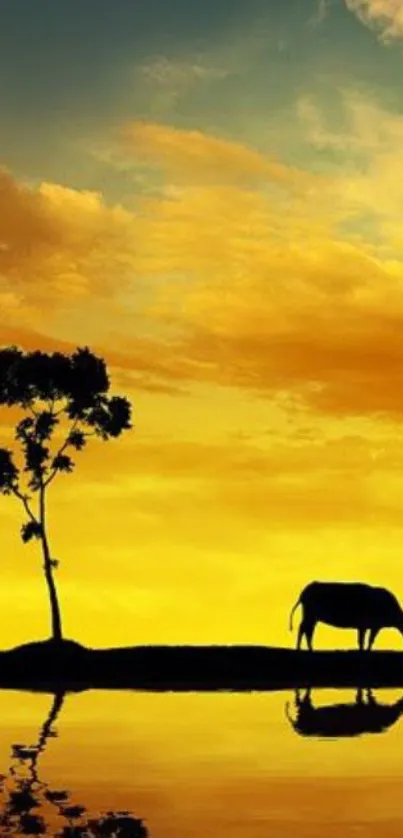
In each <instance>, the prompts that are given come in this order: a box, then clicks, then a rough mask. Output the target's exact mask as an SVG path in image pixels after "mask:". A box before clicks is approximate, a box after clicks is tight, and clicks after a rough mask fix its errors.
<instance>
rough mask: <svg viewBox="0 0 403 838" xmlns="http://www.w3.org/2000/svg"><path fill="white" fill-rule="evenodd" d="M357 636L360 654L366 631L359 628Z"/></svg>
mask: <svg viewBox="0 0 403 838" xmlns="http://www.w3.org/2000/svg"><path fill="white" fill-rule="evenodd" d="M357 634H358V648H359V650H360V652H362V651H363V649H364V645H365V634H366V629H365V628H359V629H358V632H357Z"/></svg>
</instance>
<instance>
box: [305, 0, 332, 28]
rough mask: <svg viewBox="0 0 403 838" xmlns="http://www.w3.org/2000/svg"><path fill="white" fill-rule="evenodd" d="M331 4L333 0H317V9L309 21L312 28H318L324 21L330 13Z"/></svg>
mask: <svg viewBox="0 0 403 838" xmlns="http://www.w3.org/2000/svg"><path fill="white" fill-rule="evenodd" d="M331 5H332V0H316V9H315V11H314V13H313V15H312V16H311V17H310V18H309V21H308V25H309V26H310V27H311V29H316V28H317V27H318V26H320V25H321V24H322V23H323V21H324V20H325V19H326V18H327V16H328V14H329V11H330V7H331Z"/></svg>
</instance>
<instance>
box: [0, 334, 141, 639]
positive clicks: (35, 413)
mask: <svg viewBox="0 0 403 838" xmlns="http://www.w3.org/2000/svg"><path fill="white" fill-rule="evenodd" d="M109 388H110V381H109V377H108V373H107V369H106V364H105V361H104V360H103V359H102V358H98V357H96V356H95V355H94V354H93V353H92V352H90V350H89V349H88V348H87V347H85V348H78V349H77V350H76V351H75V352H74V353H73V354H71V355H65V354H62V353H60V352H54V353H51V354H47V353H45V352H40V351H35V352H23V351H22V350H21V349H19V348H17V347H15V346H11V347H7V348H4V349H1V350H0V405H4V406H7V407H10V408H12V407H14V408H15V407H18V408H21V409H22V411H23V417H22V418H20V419H19V421H18V422H17V424H16V427H15V439H16V441H17V444H18V445H19V449H20V457H21V464H20V466H18V465H17V462H16V459H15V454H14V452H13V451H12V450H9V449H7V448H1V449H0V492H1V493H2V494H3V495H14V496H15V497H16V498H17V499H18V500H19V501H20V502H21V503H22V505H23V507H24V510H25V514H26V516H27V518H26V521H25V522H24V524H23V526H22V529H21V536H22V540H23V541H24V542H28V541H31V539H33V538H35V539H38V540H39V541H40V543H41V547H42V554H43V560H44V564H43V569H44V573H45V579H46V583H47V587H48V591H49V598H50V606H51V618H52V637H53V639H54V640H56V641H58V640H61V639H62V623H61V614H60V607H59V601H58V596H57V590H56V585H55V581H54V570H55V568H56V567H57V565H58V562H57V561H56V560H55V559H54V558H52V555H51V551H50V546H49V538H48V532H47V519H46V512H47V491H48V488H49V486H50V485H51V483H52V482H53V480H54V479H55V477H57V475H58V474H61V473H63V472H64V473H69V472H71V471H73V468H74V460H73V456H72V455H73V453H75V452H79V451H82V449H83V448H84V447H85V445H86V443H87V440H88V437H90V436H96V437H98V438H100V439H102V440H109V439H111V438H115V437H118V436H120V434H121V433H122V431H123V430H125V429H128V428H131V423H130V418H131V406H130V403H129V401H128V400H127V399H126V398H124V397H120V396H110V395H108V393H109ZM53 440H54V444H53V450H52V441H53Z"/></svg>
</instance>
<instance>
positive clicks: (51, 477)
mask: <svg viewBox="0 0 403 838" xmlns="http://www.w3.org/2000/svg"><path fill="white" fill-rule="evenodd" d="M79 421H80V420H79V419H75V420H74V422H73V424H72V426H71V428H70V430H69V432H68V434H67V437H66V439H65V440H64V442H63V445H62V446H61V447H60V448H59V450H58V451H57V452H56V454H55V456H54V458H53V459H55V458H56V457H60V456H61V455H62V454H64V452H65V450H66V448H68V446H69V444H70V443H69V439H70V435H71V434H72V432H73V431H75V430H76V429H77V425H78V423H79ZM56 474H57V468H55V469H53V471H52V472H51V473H50V475H49V477H48V478H47V480H44V482H43V488H44V489H46V488H47V487H48V486H49V484H50V483H51V482H52V480H54V479H55V477H56Z"/></svg>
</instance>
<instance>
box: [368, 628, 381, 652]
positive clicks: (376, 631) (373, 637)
mask: <svg viewBox="0 0 403 838" xmlns="http://www.w3.org/2000/svg"><path fill="white" fill-rule="evenodd" d="M379 632H380V629H379V628H372V629H371V630H370V633H369V641H368V651H371V649H372V647H373V645H374V643H375V640H376V638H377V636H378V634H379Z"/></svg>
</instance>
